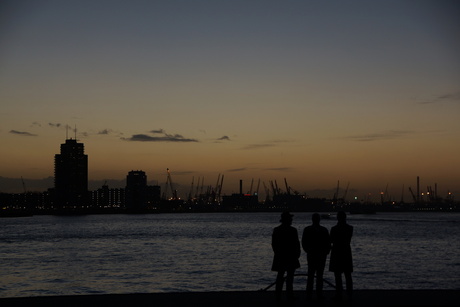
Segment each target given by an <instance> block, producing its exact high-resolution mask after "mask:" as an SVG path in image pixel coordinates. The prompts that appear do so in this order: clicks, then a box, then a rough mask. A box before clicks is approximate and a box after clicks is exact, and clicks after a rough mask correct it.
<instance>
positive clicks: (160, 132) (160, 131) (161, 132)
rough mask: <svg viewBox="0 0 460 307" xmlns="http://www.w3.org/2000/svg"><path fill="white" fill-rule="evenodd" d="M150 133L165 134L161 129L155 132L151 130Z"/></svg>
mask: <svg viewBox="0 0 460 307" xmlns="http://www.w3.org/2000/svg"><path fill="white" fill-rule="evenodd" d="M150 133H154V134H165V133H166V132H165V131H164V130H163V129H157V130H151V131H150Z"/></svg>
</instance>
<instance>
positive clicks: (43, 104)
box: [0, 0, 460, 201]
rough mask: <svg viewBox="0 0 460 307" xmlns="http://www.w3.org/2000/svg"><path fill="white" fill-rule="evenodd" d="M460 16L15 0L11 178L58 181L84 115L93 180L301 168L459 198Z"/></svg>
mask: <svg viewBox="0 0 460 307" xmlns="http://www.w3.org/2000/svg"><path fill="white" fill-rule="evenodd" d="M459 16H460V2H458V1H436V0H435V1H404V0H403V1H401V0H398V1H270V0H264V1H262V0H261V1H251V0H244V1H243V0H241V1H240V0H232V1H221V0H183V1H175V0H167V1H166V0H164V1H138V0H134V1H118V0H110V1H108V0H107V1H95V0H91V1H85V0H79V1H66V0H55V1H47V0H42V1H32V0H31V1H28V0H19V1H13V0H11V1H9V0H6V1H2V2H1V3H0V106H1V108H0V140H1V147H0V161H1V163H0V177H3V179H5V178H6V179H8V178H16V179H18V178H21V177H23V178H24V179H25V180H26V181H32V180H39V179H43V178H47V177H50V176H53V172H54V155H55V154H56V153H59V148H60V144H61V143H64V142H65V139H66V130H68V137H74V132H73V129H74V127H75V126H76V127H77V132H76V135H77V139H78V140H80V141H81V142H83V143H84V144H85V152H86V154H88V156H89V179H90V180H92V181H94V180H100V181H101V182H103V181H104V180H106V179H115V180H124V179H125V178H126V175H127V173H128V172H129V171H131V170H143V171H145V172H146V173H147V176H148V179H149V180H153V181H156V182H157V183H158V184H160V185H164V183H165V182H166V176H167V173H166V169H167V168H169V169H170V170H171V176H172V181H173V183H174V184H177V188H178V190H179V191H178V192H179V195H182V196H185V194H186V193H188V191H189V187H190V184H191V182H192V179H193V178H194V180H195V185H196V183H197V180H198V178H199V177H200V178H203V177H204V182H205V185H207V184H209V185H215V183H216V180H217V178H218V175H219V174H223V175H224V176H225V179H224V184H223V191H224V192H225V193H226V194H230V193H234V192H238V191H239V180H240V179H242V180H243V181H244V189H245V191H247V190H249V188H250V187H249V185H250V182H251V180H252V179H254V181H255V182H257V181H258V179H260V180H261V181H262V182H265V184H266V185H267V186H268V182H269V181H270V180H277V182H278V185H280V186H282V187H284V178H286V179H287V181H288V183H289V185H290V186H291V187H292V188H293V189H295V190H297V191H299V192H300V193H307V194H308V195H311V196H324V197H332V193H333V192H332V191H333V190H334V189H335V187H336V185H337V181H338V180H340V185H341V186H342V188H345V187H346V185H347V184H348V183H349V189H350V190H349V192H348V193H349V194H348V196H357V197H359V198H363V197H365V195H367V194H368V193H372V195H378V193H379V192H380V191H382V190H384V189H385V188H386V187H387V185H388V189H389V193H391V195H392V197H393V198H395V199H397V200H399V199H400V198H401V193H402V187H403V185H404V186H405V196H404V197H405V199H406V200H407V201H409V200H410V198H411V197H410V194H409V192H408V189H407V188H408V187H409V186H412V187H413V188H414V187H415V184H416V177H417V176H420V180H421V185H422V187H425V188H426V186H427V185H431V186H433V187H434V184H435V183H437V185H438V190H439V194H440V196H445V195H446V194H447V191H451V192H454V193H456V194H457V197H456V199H459V198H460V167H459V159H460V120H459V115H460V18H459ZM67 126H70V127H71V128H70V129H66V127H67ZM254 185H255V184H254ZM16 188H17V189H18V190H19V191H21V189H22V186H19V184H18V186H17V187H16ZM14 189H15V188H14V187H10V186H3V187H2V186H0V192H10V191H13V190H14ZM31 189H32V188H31ZM260 192H261V193H262V192H263V186H262V183H261V186H260Z"/></svg>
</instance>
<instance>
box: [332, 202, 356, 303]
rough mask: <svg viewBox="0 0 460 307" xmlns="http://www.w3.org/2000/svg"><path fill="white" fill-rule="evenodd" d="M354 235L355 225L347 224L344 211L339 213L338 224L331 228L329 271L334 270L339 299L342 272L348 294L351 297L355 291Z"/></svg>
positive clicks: (341, 288) (340, 295)
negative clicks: (352, 241) (352, 239)
mask: <svg viewBox="0 0 460 307" xmlns="http://www.w3.org/2000/svg"><path fill="white" fill-rule="evenodd" d="M352 236H353V226H351V225H348V224H347V215H346V214H345V212H343V211H339V212H338V213H337V225H335V226H334V227H332V228H331V243H332V251H331V260H330V262H329V271H331V272H334V276H335V285H336V296H335V298H336V299H338V300H341V299H342V292H343V285H342V273H343V274H344V275H345V280H346V285H347V294H348V296H349V298H350V299H351V296H352V293H353V280H352V279H351V272H353V259H352V256H351V247H350V242H351V237H352Z"/></svg>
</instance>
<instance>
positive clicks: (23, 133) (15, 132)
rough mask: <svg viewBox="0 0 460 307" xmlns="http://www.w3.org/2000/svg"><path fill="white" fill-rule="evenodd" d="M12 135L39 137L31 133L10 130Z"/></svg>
mask: <svg viewBox="0 0 460 307" xmlns="http://www.w3.org/2000/svg"><path fill="white" fill-rule="evenodd" d="M10 133H12V134H17V135H23V136H37V135H36V134H33V133H30V132H25V131H17V130H10Z"/></svg>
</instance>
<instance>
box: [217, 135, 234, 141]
mask: <svg viewBox="0 0 460 307" xmlns="http://www.w3.org/2000/svg"><path fill="white" fill-rule="evenodd" d="M217 141H231V140H230V137H228V136H226V135H224V136H222V137H220V138H218V139H217Z"/></svg>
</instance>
